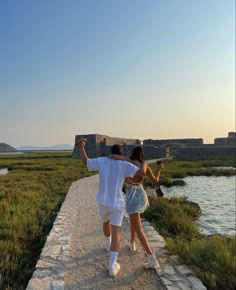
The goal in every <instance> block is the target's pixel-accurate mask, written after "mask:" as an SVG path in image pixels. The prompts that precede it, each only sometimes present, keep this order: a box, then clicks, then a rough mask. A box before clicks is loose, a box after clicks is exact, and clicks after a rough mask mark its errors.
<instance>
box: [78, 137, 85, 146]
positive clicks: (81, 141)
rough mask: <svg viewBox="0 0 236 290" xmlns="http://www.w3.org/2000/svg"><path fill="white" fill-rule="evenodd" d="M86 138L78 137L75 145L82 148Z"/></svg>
mask: <svg viewBox="0 0 236 290" xmlns="http://www.w3.org/2000/svg"><path fill="white" fill-rule="evenodd" d="M85 143H86V140H85V139H84V138H80V139H79V141H78V142H77V145H78V146H79V147H80V148H83V147H84V146H85Z"/></svg>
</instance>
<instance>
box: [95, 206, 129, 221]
mask: <svg viewBox="0 0 236 290" xmlns="http://www.w3.org/2000/svg"><path fill="white" fill-rule="evenodd" d="M99 213H100V216H101V219H102V222H103V223H105V222H108V221H110V224H111V225H113V226H121V224H122V220H123V215H124V210H120V209H115V208H112V207H109V206H106V205H103V204H99Z"/></svg>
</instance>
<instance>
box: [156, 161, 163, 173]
mask: <svg viewBox="0 0 236 290" xmlns="http://www.w3.org/2000/svg"><path fill="white" fill-rule="evenodd" d="M163 168H164V162H161V163H160V164H158V165H157V171H160V170H161V169H163Z"/></svg>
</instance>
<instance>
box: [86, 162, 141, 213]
mask: <svg viewBox="0 0 236 290" xmlns="http://www.w3.org/2000/svg"><path fill="white" fill-rule="evenodd" d="M87 168H88V170H89V171H97V170H98V171H99V188H98V193H97V198H96V200H97V203H98V204H103V205H106V206H109V207H112V208H117V209H123V208H124V207H125V201H124V197H123V192H122V186H123V183H124V180H125V177H133V176H134V175H135V173H136V172H137V171H138V170H139V168H138V167H137V166H135V165H133V164H132V163H130V162H128V161H122V160H114V159H110V158H108V157H98V158H95V159H88V160H87Z"/></svg>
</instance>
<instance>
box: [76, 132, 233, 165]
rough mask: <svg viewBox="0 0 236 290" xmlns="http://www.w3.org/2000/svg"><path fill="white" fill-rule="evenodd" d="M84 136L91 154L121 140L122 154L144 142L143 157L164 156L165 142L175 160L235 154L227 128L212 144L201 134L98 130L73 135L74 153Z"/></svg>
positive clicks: (102, 152)
mask: <svg viewBox="0 0 236 290" xmlns="http://www.w3.org/2000/svg"><path fill="white" fill-rule="evenodd" d="M84 137H86V138H87V142H86V151H87V153H88V156H89V157H91V158H94V157H99V156H106V155H108V154H110V152H111V146H112V145H113V144H121V145H122V148H123V153H124V155H125V156H129V155H130V153H131V151H132V150H133V148H134V147H135V146H137V145H143V149H144V154H145V159H146V160H148V159H156V158H162V157H165V154H166V146H167V145H169V147H170V154H171V155H172V156H174V158H175V159H177V160H196V159H232V158H236V132H229V133H228V137H225V138H216V139H215V140H214V144H204V143H203V139H202V138H189V139H157V140H153V139H146V140H143V142H142V141H141V140H139V139H125V138H117V137H110V136H107V135H100V134H88V135H76V136H75V146H74V150H73V157H80V153H79V146H78V145H76V144H77V142H78V140H79V139H80V138H84Z"/></svg>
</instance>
